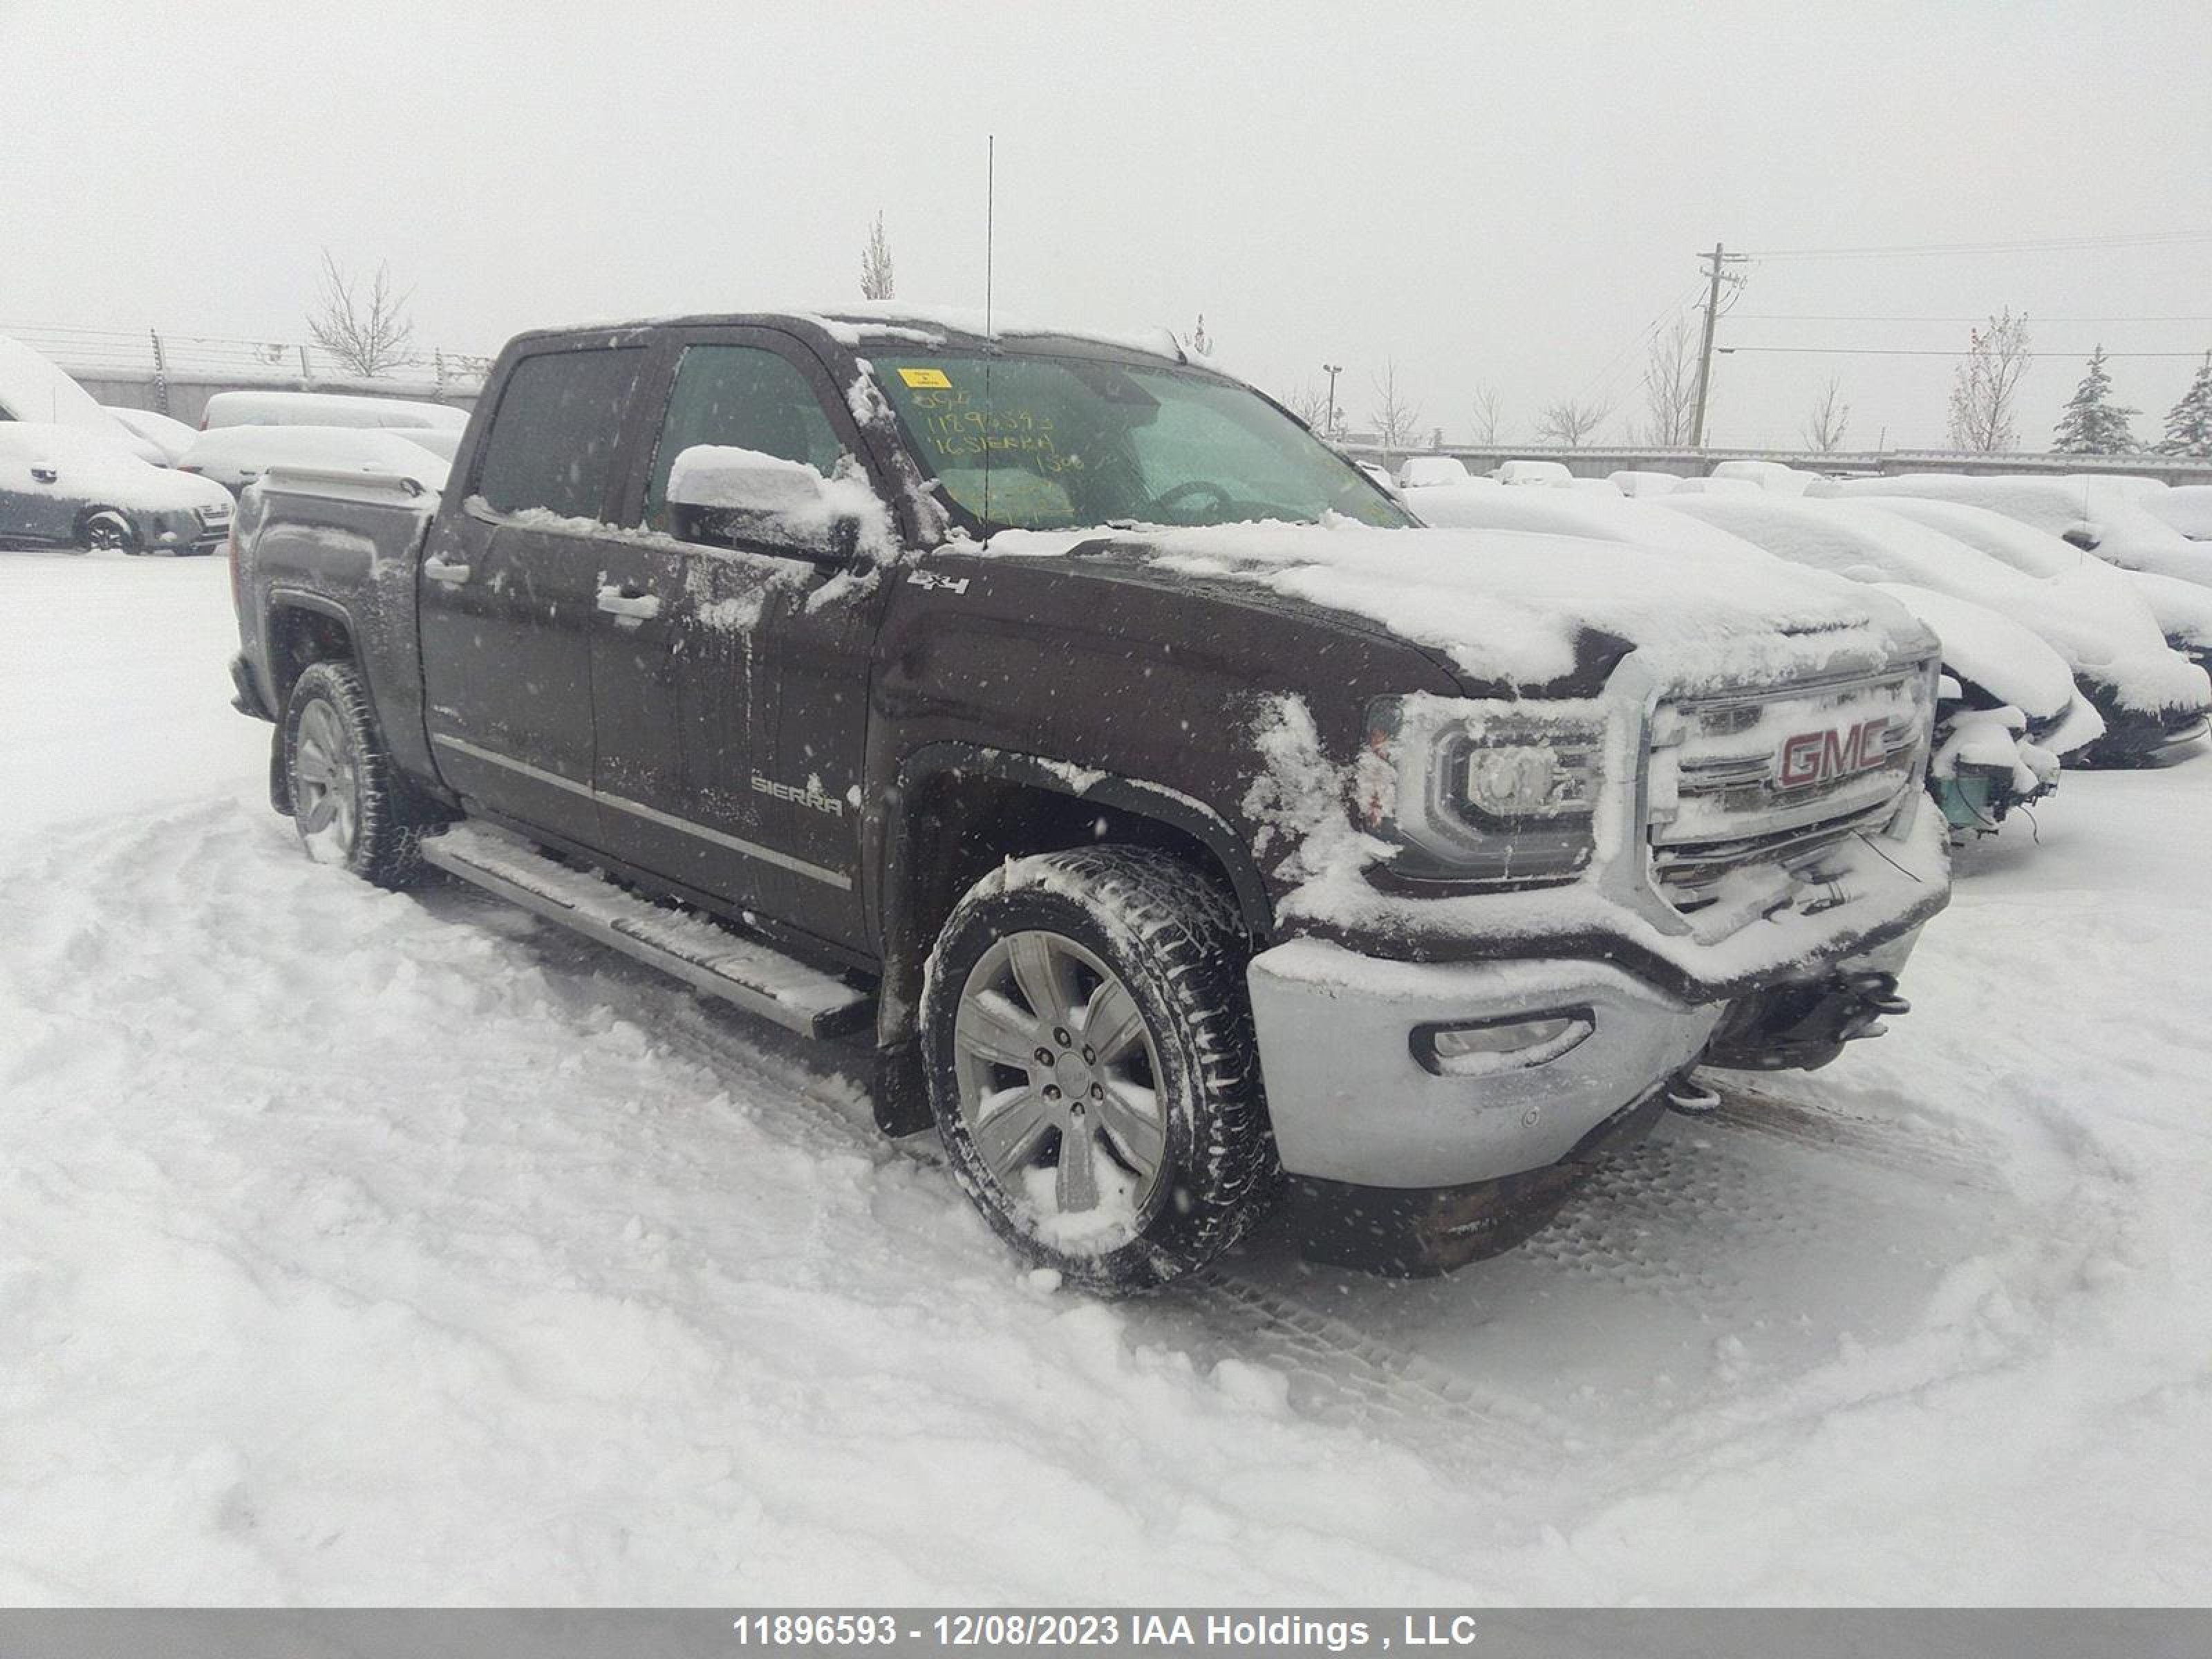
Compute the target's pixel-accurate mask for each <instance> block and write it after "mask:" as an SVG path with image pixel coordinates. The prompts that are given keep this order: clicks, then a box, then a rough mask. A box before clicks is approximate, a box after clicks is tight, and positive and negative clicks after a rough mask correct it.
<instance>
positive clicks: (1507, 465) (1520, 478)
mask: <svg viewBox="0 0 2212 1659" xmlns="http://www.w3.org/2000/svg"><path fill="white" fill-rule="evenodd" d="M1490 476H1491V477H1493V478H1495V479H1497V480H1498V483H1502V484H1522V485H1528V484H1534V485H1538V486H1541V487H1543V488H1547V489H1565V488H1566V487H1567V485H1569V484H1571V483H1573V482H1574V477H1575V475H1574V474H1573V472H1572V471H1569V469H1568V467H1567V464H1566V463H1565V461H1530V460H1513V461H1500V462H1499V463H1498V466H1497V469H1496V470H1495V471H1492V473H1491V475H1490Z"/></svg>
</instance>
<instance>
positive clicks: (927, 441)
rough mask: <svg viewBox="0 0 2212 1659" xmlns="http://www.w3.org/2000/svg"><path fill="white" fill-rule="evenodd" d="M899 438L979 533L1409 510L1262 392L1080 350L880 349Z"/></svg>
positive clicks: (1388, 514)
mask: <svg viewBox="0 0 2212 1659" xmlns="http://www.w3.org/2000/svg"><path fill="white" fill-rule="evenodd" d="M875 374H876V377H877V379H878V382H879V383H880V384H881V386H882V387H883V391H884V396H886V397H887V398H890V401H891V404H892V406H893V407H894V408H895V409H896V410H897V411H898V414H899V416H900V417H901V419H902V421H903V422H904V423H905V427H906V432H907V439H908V447H910V448H911V449H912V450H913V451H914V453H915V456H916V457H917V458H918V459H920V460H921V463H922V465H923V466H924V467H925V468H927V470H928V471H931V472H933V474H934V475H935V476H936V477H937V478H938V480H939V483H941V484H942V485H943V486H944V489H945V493H946V494H947V495H950V496H951V499H952V501H953V502H954V504H955V505H957V506H958V507H961V508H962V509H963V510H964V511H965V512H966V513H968V514H969V517H970V518H972V519H973V520H975V522H976V524H977V526H979V527H980V528H981V530H982V531H983V532H984V533H986V534H988V533H990V532H994V531H998V530H1006V529H1021V530H1058V529H1069V528H1080V527H1087V526H1092V525H1107V524H1113V523H1117V522H1124V521H1126V522H1131V523H1138V524H1165V525H1215V524H1237V523H1242V522H1246V521H1249V520H1259V519H1280V520H1291V521H1294V522H1308V523H1310V522H1312V521H1315V520H1318V519H1320V518H1321V516H1322V514H1323V513H1342V514H1344V515H1345V516H1346V517H1348V518H1352V519H1356V520H1358V521H1359V522H1361V523H1363V524H1370V525H1383V526H1402V525H1409V524H1411V523H1412V522H1413V520H1412V519H1411V518H1409V517H1408V516H1407V513H1405V512H1404V511H1403V510H1402V509H1401V507H1398V505H1397V504H1396V503H1395V502H1394V501H1391V500H1390V498H1389V496H1387V495H1384V494H1383V492H1382V491H1381V490H1379V489H1376V487H1375V486H1374V484H1373V483H1370V482H1369V481H1368V479H1367V478H1366V477H1364V475H1363V474H1362V473H1361V472H1360V471H1358V468H1356V467H1354V466H1353V465H1352V464H1351V463H1350V462H1348V461H1346V460H1345V459H1342V458H1341V457H1340V456H1339V455H1337V454H1336V453H1334V451H1332V450H1330V449H1329V448H1328V447H1327V446H1326V445H1324V444H1322V442H1321V441H1320V440H1318V439H1317V438H1316V437H1314V436H1313V435H1312V434H1310V433H1309V432H1308V431H1306V429H1305V428H1303V427H1301V426H1300V425H1298V423H1297V422H1296V421H1293V420H1291V418H1290V417H1289V416H1286V415H1285V414H1283V413H1282V411H1281V410H1278V409H1275V408H1274V407H1273V406H1272V405H1270V404H1268V403H1267V401H1266V400H1265V399H1263V398H1258V397H1255V395H1254V394H1253V393H1252V392H1249V391H1247V390H1246V389H1245V388H1244V387H1243V386H1237V385H1235V384H1233V383H1231V382H1229V381H1225V380H1215V379H1213V378H1212V376H1210V375H1205V374H1191V373H1186V372H1183V371H1180V370H1176V369H1172V368H1135V367H1131V366H1129V365H1127V364H1124V363H1115V362H1101V361H1098V360H1097V359H1093V358H1086V357H1048V356H1022V355H1007V356H989V357H985V356H981V355H959V354H943V353H940V354H927V355H908V354H903V353H902V354H900V355H897V356H893V355H891V354H890V353H889V352H883V353H880V354H879V355H878V356H877V358H876V361H875Z"/></svg>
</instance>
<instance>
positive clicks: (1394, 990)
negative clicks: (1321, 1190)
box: [1249, 924, 1920, 1188]
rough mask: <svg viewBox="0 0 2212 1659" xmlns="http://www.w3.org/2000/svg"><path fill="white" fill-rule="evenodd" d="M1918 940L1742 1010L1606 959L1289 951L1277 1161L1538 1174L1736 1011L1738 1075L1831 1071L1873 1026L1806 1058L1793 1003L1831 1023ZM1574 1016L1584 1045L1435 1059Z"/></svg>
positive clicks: (1329, 1173) (1262, 1036) (1817, 969)
mask: <svg viewBox="0 0 2212 1659" xmlns="http://www.w3.org/2000/svg"><path fill="white" fill-rule="evenodd" d="M1919 933H1920V929H1919V927H1918V926H1917V924H1916V925H1914V926H1913V927H1911V928H1910V929H1908V930H1907V931H1905V932H1903V933H1899V934H1898V935H1896V936H1894V937H1893V938H1890V939H1887V940H1885V941H1884V942H1882V943H1881V944H1880V945H1875V946H1873V947H1871V948H1869V949H1867V950H1864V951H1859V952H1857V953H1856V954H1853V955H1850V956H1845V957H1830V958H1827V959H1826V960H1823V961H1820V962H1816V963H1808V964H1807V966H1806V967H1805V968H1804V969H1802V973H1801V974H1799V975H1793V976H1788V977H1781V978H1778V979H1777V980H1776V981H1774V982H1773V983H1772V984H1771V985H1768V986H1766V987H1763V988H1762V989H1760V990H1758V991H1754V992H1752V993H1750V994H1747V995H1745V996H1742V997H1740V998H1738V999H1736V1000H1735V1001H1734V1002H1730V1001H1713V1002H1696V1003H1692V1002H1684V1001H1681V1000H1678V999H1676V998H1674V997H1673V996H1670V995H1668V994H1667V993H1665V992H1664V991H1662V990H1659V989H1658V988H1656V987H1654V986H1651V985H1649V984H1647V983H1645V982H1644V981H1642V980H1640V979H1638V978H1637V977H1636V976H1635V975H1632V974H1629V973H1626V972H1625V971H1623V970H1622V969H1619V968H1615V967H1613V966H1610V965H1609V964H1607V963H1602V962H1595V961H1579V960H1559V959H1555V960H1542V959H1539V960H1534V961H1518V962H1486V963H1406V962H1390V961H1384V960H1381V959H1378V958H1376V957H1364V956H1361V955H1358V953H1356V952H1354V951H1348V950H1346V949H1345V948H1344V947H1342V946H1341V945H1334V944H1329V943H1327V942H1325V941H1322V940H1320V939H1295V940H1292V941H1291V942H1290V943H1289V944H1286V945H1277V946H1276V947H1275V948H1274V949H1273V950H1271V951H1262V952H1261V954H1260V955H1259V956H1257V957H1254V958H1253V960H1252V964H1251V968H1250V969H1249V986H1250V989H1251V995H1252V1015H1253V1020H1254V1023H1255V1027H1256V1035H1257V1037H1258V1041H1259V1050H1260V1071H1261V1078H1262V1079H1263V1081H1264V1083H1265V1085H1266V1087H1267V1109H1268V1114H1269V1115H1270V1117H1271V1118H1272V1119H1273V1124H1274V1130H1275V1144H1276V1148H1277V1152H1278V1153H1279V1157H1280V1158H1281V1160H1282V1164H1283V1168H1284V1169H1285V1170H1287V1171H1288V1172H1289V1173H1291V1175H1294V1176H1309V1177H1311V1178H1314V1179H1316V1180H1322V1181H1332V1182H1343V1183H1346V1184H1348V1185H1352V1186H1358V1187H1387V1188H1439V1187H1457V1186H1463V1185H1466V1184H1468V1183H1471V1182H1480V1181H1492V1180H1496V1179H1497V1178H1498V1177H1500V1176H1510V1175H1519V1174H1522V1173H1523V1172H1525V1171H1528V1170H1538V1169H1542V1168H1544V1167H1546V1166H1547V1165H1549V1164H1556V1163H1558V1162H1559V1160H1560V1159H1562V1158H1565V1157H1567V1156H1568V1154H1570V1153H1571V1152H1573V1151H1574V1150H1575V1149H1576V1147H1577V1146H1579V1145H1581V1144H1582V1143H1583V1140H1585V1139H1587V1138H1588V1137H1589V1135H1590V1134H1591V1133H1592V1132H1593V1131H1595V1130H1596V1129H1597V1128H1598V1127H1599V1126H1601V1124H1603V1123H1605V1122H1606V1121H1607V1120H1608V1119H1610V1118H1612V1117H1613V1116H1614V1115H1615V1114H1617V1113H1620V1112H1621V1111H1623V1110H1625V1109H1627V1108H1628V1107H1631V1106H1633V1105H1635V1104H1636V1103H1638V1102H1639V1101H1643V1100H1644V1099H1647V1098H1648V1097H1650V1096H1651V1095H1652V1094H1653V1092H1654V1091H1656V1090H1657V1089H1659V1088H1660V1087H1661V1086H1662V1085H1663V1084H1665V1082H1666V1081H1667V1079H1669V1078H1670V1077H1672V1076H1674V1073H1677V1072H1679V1071H1680V1070H1681V1069H1682V1068H1683V1067H1684V1066H1689V1065H1692V1064H1694V1063H1695V1062H1696V1061H1697V1060H1698V1059H1699V1056H1700V1055H1702V1054H1704V1053H1705V1049H1706V1046H1707V1044H1708V1043H1709V1042H1711V1040H1712V1038H1713V1036H1714V1035H1715V1031H1716V1029H1717V1027H1719V1026H1720V1024H1721V1022H1722V1021H1723V1018H1727V1017H1729V1015H1730V1014H1731V1012H1733V1013H1734V1014H1735V1018H1734V1019H1732V1020H1731V1021H1730V1033H1731V1035H1730V1038H1729V1040H1730V1042H1732V1043H1733V1044H1734V1045H1735V1048H1736V1049H1737V1050H1738V1052H1737V1053H1735V1054H1733V1055H1732V1057H1731V1058H1730V1060H1729V1064H1731V1065H1744V1064H1765V1065H1782V1066H1796V1065H1806V1064H1820V1063H1823V1062H1824V1061H1825V1060H1826V1059H1830V1058H1832V1057H1833V1054H1834V1051H1835V1049H1837V1048H1841V1047H1842V1046H1843V1044H1844V1042H1848V1041H1849V1040H1850V1037H1851V1036H1858V1035H1862V1034H1863V1035H1873V1034H1874V1032H1875V1030H1878V1029H1879V1028H1878V1026H1875V1025H1874V1023H1873V1022H1872V1021H1871V1020H1870V1019H1869V1021H1867V1022H1865V1024H1866V1026H1867V1027H1869V1028H1871V1029H1866V1030H1863V1031H1862V1030H1852V1031H1850V1032H1840V1031H1839V1032H1834V1033H1828V1034H1827V1035H1828V1036H1832V1037H1833V1038H1834V1042H1832V1046H1830V1047H1828V1048H1825V1049H1823V1051H1822V1052H1821V1053H1820V1054H1818V1055H1816V1056H1812V1057H1810V1058H1808V1054H1806V1053H1799V1052H1798V1051H1797V1049H1796V1048H1791V1046H1790V1045H1791V1044H1792V1043H1796V1044H1797V1045H1798V1048H1804V1047H1805V1043H1806V1041H1807V1040H1806V1039H1805V1038H1804V1036H1803V1033H1802V1031H1801V1030H1799V1029H1798V1027H1797V1025H1792V1024H1790V1020H1792V1019H1796V1020H1797V1021H1798V1024H1803V1018H1802V1016H1803V1014H1804V1011H1803V1010H1802V1009H1799V1008H1797V1007H1796V1000H1805V1001H1806V1002H1807V1003H1808V1006H1810V1007H1812V1008H1813V1009H1814V1012H1816V1013H1817V1012H1823V998H1832V997H1833V996H1835V995H1837V994H1838V991H1837V987H1838V986H1839V985H1843V984H1845V983H1847V982H1848V981H1850V980H1851V979H1852V978H1853V977H1855V976H1863V975H1890V976H1893V975H1895V974H1896V973H1897V972H1898V971H1899V970H1900V969H1902V968H1903V967H1904V966H1905V958H1906V957H1909V956H1911V952H1912V947H1913V945H1915V944H1916V943H1917V941H1918V939H1919ZM1890 983H1891V984H1894V979H1893V977H1892V978H1891V979H1890ZM1793 999H1796V1000H1793ZM1770 1003H1771V1005H1772V1006H1771V1009H1770V1007H1769V1006H1768V1005H1769V1004H1770ZM1563 1018H1564V1019H1566V1020H1569V1021H1571V1022H1573V1023H1574V1024H1575V1025H1576V1027H1577V1029H1581V1030H1582V1032H1583V1034H1582V1035H1581V1036H1579V1037H1577V1039H1576V1040H1574V1041H1572V1042H1565V1043H1564V1044H1563V1041H1562V1040H1560V1039H1557V1038H1553V1039H1551V1040H1538V1041H1533V1042H1529V1043H1528V1045H1527V1046H1526V1047H1524V1048H1521V1049H1519V1051H1518V1052H1514V1051H1512V1050H1511V1049H1510V1048H1508V1049H1506V1050H1505V1051H1504V1052H1496V1053H1486V1054H1480V1055H1478V1056H1476V1057H1474V1059H1473V1060H1472V1061H1471V1062H1468V1061H1464V1060H1463V1061H1462V1063H1461V1066H1460V1067H1459V1068H1458V1069H1452V1068H1451V1066H1449V1063H1448V1062H1443V1061H1440V1060H1439V1057H1438V1055H1437V1052H1436V1046H1435V1042H1434V1036H1435V1033H1436V1031H1437V1029H1438V1028H1454V1027H1457V1028H1465V1027H1468V1026H1492V1027H1495V1026H1496V1025H1497V1024H1499V1023H1502V1022H1521V1021H1547V1022H1549V1023H1550V1024H1551V1025H1553V1026H1556V1024H1557V1023H1558V1022H1559V1020H1561V1019H1563ZM1547 1029H1548V1028H1547V1027H1540V1028H1537V1032H1536V1035H1538V1036H1541V1034H1542V1032H1543V1031H1544V1030H1547ZM1768 1050H1771V1053H1770V1052H1767V1051H1768ZM1808 1052H1809V1051H1808ZM1762 1054H1764V1056H1765V1057H1764V1058H1763V1059H1762V1058H1760V1056H1761V1055H1762Z"/></svg>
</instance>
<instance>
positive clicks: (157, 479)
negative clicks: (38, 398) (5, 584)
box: [0, 421, 231, 553]
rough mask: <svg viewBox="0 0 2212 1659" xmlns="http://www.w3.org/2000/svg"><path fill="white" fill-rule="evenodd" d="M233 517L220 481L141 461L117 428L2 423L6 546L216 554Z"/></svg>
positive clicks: (1, 514) (0, 499) (0, 504)
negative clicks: (114, 430)
mask: <svg viewBox="0 0 2212 1659" xmlns="http://www.w3.org/2000/svg"><path fill="white" fill-rule="evenodd" d="M230 524H231V500H230V495H229V492H228V491H227V490H225V489H223V488H222V485H220V484H216V483H210V482H209V481H208V480H207V479H204V478H194V477H186V476H185V475H184V474H181V473H177V472H172V471H168V470H167V468H165V467H159V466H155V465H153V464H152V463H151V462H149V461H143V460H141V459H139V458H138V457H137V455H135V454H133V453H131V451H130V450H129V449H127V448H125V447H124V446H123V443H122V441H121V439H120V437H119V436H118V437H110V436H108V435H106V434H105V433H102V432H98V431H94V430H88V429H87V428H83V427H76V426H57V425H54V424H53V423H52V422H44V421H0V544H11V545H18V546H21V545H30V546H40V547H65V548H70V549H73V550H85V549H88V548H102V549H114V550H118V551H121V552H125V553H152V552H167V553H212V552H213V551H215V550H216V548H218V547H220V546H221V545H222V542H223V539H224V538H226V537H227V536H228V535H229V534H230Z"/></svg>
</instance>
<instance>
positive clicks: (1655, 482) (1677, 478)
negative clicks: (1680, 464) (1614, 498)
mask: <svg viewBox="0 0 2212 1659" xmlns="http://www.w3.org/2000/svg"><path fill="white" fill-rule="evenodd" d="M1605 476H1606V477H1608V478H1610V479H1612V480H1613V488H1614V489H1618V490H1619V491H1620V493H1621V494H1622V495H1672V494H1674V491H1675V490H1677V489H1680V488H1681V486H1682V479H1681V475H1680V473H1675V472H1645V471H1638V470H1637V469H1636V468H1633V467H1625V468H1623V469H1622V470H1621V471H1618V472H1608V473H1607V474H1606V475H1605Z"/></svg>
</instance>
